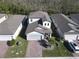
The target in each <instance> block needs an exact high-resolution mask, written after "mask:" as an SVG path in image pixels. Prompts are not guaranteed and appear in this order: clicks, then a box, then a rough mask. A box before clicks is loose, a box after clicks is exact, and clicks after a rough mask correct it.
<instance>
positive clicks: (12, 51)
mask: <svg viewBox="0 0 79 59" xmlns="http://www.w3.org/2000/svg"><path fill="white" fill-rule="evenodd" d="M16 42H19V45H18V46H17V45H16V44H15V45H13V46H10V47H9V48H8V51H7V52H6V55H5V57H7V58H10V57H11V58H12V57H24V56H25V54H26V47H27V41H26V40H25V39H23V38H21V37H20V36H18V37H17V39H16Z"/></svg>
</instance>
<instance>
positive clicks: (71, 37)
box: [51, 14, 79, 53]
mask: <svg viewBox="0 0 79 59" xmlns="http://www.w3.org/2000/svg"><path fill="white" fill-rule="evenodd" d="M51 18H52V21H53V23H54V25H55V27H56V31H57V33H58V34H59V36H60V37H61V38H63V39H65V41H68V42H69V44H70V47H71V48H72V49H73V51H74V52H76V53H77V52H79V46H78V45H76V44H78V38H79V30H78V28H77V27H78V25H77V22H74V21H73V20H72V19H71V18H70V17H67V16H65V15H64V14H53V15H52V16H51ZM75 43H76V44H75ZM75 45H76V46H75Z"/></svg>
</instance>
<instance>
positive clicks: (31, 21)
mask: <svg viewBox="0 0 79 59" xmlns="http://www.w3.org/2000/svg"><path fill="white" fill-rule="evenodd" d="M38 20H39V18H33V19H31V18H29V24H30V23H33V22H36V21H38Z"/></svg>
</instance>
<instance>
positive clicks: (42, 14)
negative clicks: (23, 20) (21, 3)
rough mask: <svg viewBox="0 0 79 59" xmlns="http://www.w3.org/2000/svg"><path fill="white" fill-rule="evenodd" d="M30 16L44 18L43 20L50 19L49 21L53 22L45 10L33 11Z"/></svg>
mask: <svg viewBox="0 0 79 59" xmlns="http://www.w3.org/2000/svg"><path fill="white" fill-rule="evenodd" d="M29 18H42V21H49V22H51V20H50V17H49V15H48V13H46V12H43V11H36V12H31V13H30V14H29Z"/></svg>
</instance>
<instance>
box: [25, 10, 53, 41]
mask: <svg viewBox="0 0 79 59" xmlns="http://www.w3.org/2000/svg"><path fill="white" fill-rule="evenodd" d="M51 34H52V30H51V20H50V17H49V15H48V14H47V13H46V12H43V11H36V12H31V13H30V14H29V18H28V26H27V29H26V38H27V40H41V39H45V37H46V36H47V37H51Z"/></svg>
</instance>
